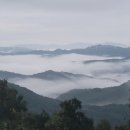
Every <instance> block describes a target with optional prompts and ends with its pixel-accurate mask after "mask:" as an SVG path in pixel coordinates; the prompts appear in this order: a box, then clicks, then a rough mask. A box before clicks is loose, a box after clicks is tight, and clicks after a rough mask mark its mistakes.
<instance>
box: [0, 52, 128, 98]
mask: <svg viewBox="0 0 130 130" xmlns="http://www.w3.org/2000/svg"><path fill="white" fill-rule="evenodd" d="M108 58H110V59H111V58H112V57H99V56H86V55H78V54H68V55H61V56H56V57H45V56H37V55H21V56H0V70H5V71H10V72H15V73H20V74H26V75H30V74H36V73H39V72H44V71H47V70H54V71H58V72H59V71H64V72H71V73H74V74H85V75H90V76H93V78H84V79H77V80H72V81H67V80H60V81H59V80H57V81H55V80H53V81H47V80H41V79H32V78H28V79H10V80H9V81H11V82H13V83H15V84H19V85H21V86H23V87H26V88H28V89H30V90H32V91H34V92H36V93H38V94H40V95H44V96H48V97H53V98H55V97H57V96H58V95H60V94H61V93H64V92H67V91H69V90H71V89H79V88H80V89H82V88H95V87H100V88H104V87H111V86H115V85H120V84H122V83H124V82H127V81H128V80H129V76H130V61H127V62H121V63H118V64H117V63H105V62H104V63H103V62H97V63H92V64H84V63H83V61H86V60H103V59H108ZM115 58H119V57H115Z"/></svg>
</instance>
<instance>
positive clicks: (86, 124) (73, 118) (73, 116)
mask: <svg viewBox="0 0 130 130" xmlns="http://www.w3.org/2000/svg"><path fill="white" fill-rule="evenodd" d="M60 106H61V110H60V111H59V112H57V113H56V114H55V115H54V116H53V117H52V118H51V119H50V120H49V121H48V122H47V124H46V128H47V130H88V129H89V130H92V129H93V121H92V120H91V119H89V118H87V117H86V116H85V115H84V114H83V113H82V112H80V109H81V102H80V101H78V100H77V99H72V100H68V101H64V102H62V103H61V104H60Z"/></svg>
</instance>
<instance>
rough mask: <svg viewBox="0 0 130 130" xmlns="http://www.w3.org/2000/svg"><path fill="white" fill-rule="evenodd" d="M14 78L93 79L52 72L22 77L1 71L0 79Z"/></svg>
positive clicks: (80, 75) (85, 76)
mask: <svg viewBox="0 0 130 130" xmlns="http://www.w3.org/2000/svg"><path fill="white" fill-rule="evenodd" d="M13 78H22V79H23V78H38V79H43V80H73V79H77V78H78V79H80V78H93V77H91V76H87V75H83V74H72V73H68V72H56V71H52V70H48V71H45V72H42V73H38V74H33V75H22V74H18V73H13V72H8V71H0V79H13Z"/></svg>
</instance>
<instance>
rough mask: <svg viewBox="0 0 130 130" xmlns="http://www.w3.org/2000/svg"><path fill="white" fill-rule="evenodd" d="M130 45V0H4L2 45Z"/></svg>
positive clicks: (0, 19)
mask: <svg viewBox="0 0 130 130" xmlns="http://www.w3.org/2000/svg"><path fill="white" fill-rule="evenodd" d="M78 42H80V43H81V42H82V43H99V42H100V43H104V42H113V43H114V42H115V43H122V44H124V45H125V44H127V45H129V43H130V0H0V45H15V44H17V45H21V44H43V45H47V44H60V45H61V44H70V43H78Z"/></svg>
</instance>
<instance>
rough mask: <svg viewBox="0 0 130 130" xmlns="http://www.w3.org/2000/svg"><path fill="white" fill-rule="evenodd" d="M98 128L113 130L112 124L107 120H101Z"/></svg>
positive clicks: (98, 129)
mask: <svg viewBox="0 0 130 130" xmlns="http://www.w3.org/2000/svg"><path fill="white" fill-rule="evenodd" d="M96 130H111V125H110V123H109V122H108V121H107V120H101V121H100V123H99V124H98V125H97V127H96Z"/></svg>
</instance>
